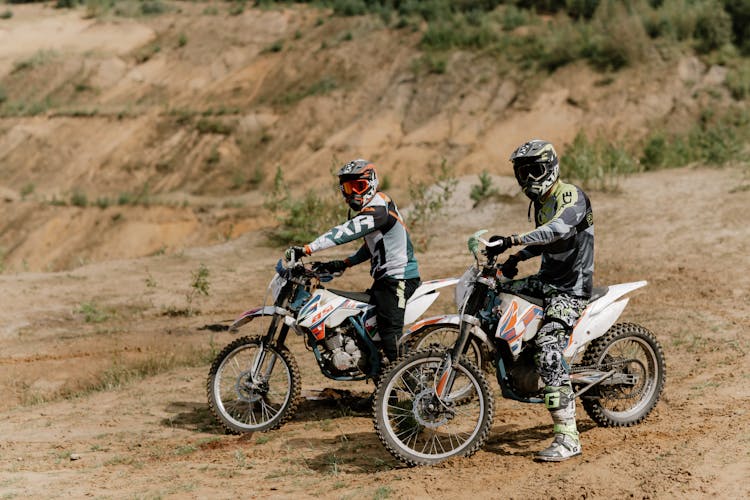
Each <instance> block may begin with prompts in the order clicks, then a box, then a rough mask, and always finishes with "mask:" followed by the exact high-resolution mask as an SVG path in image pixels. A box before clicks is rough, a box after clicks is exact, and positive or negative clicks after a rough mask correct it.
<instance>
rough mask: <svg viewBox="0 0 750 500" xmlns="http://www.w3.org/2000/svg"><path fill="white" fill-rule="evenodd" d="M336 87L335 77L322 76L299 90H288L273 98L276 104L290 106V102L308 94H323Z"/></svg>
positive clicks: (294, 101)
mask: <svg viewBox="0 0 750 500" xmlns="http://www.w3.org/2000/svg"><path fill="white" fill-rule="evenodd" d="M337 88H338V82H337V81H336V79H335V78H333V77H330V76H324V77H323V78H321V79H320V80H318V81H316V82H314V83H313V84H311V85H310V86H309V87H307V88H304V89H302V90H299V91H292V92H288V93H286V94H284V95H282V96H281V97H279V98H278V99H276V100H275V102H276V103H277V104H281V105H285V106H291V105H292V104H296V103H298V102H299V101H301V100H302V99H305V98H307V97H310V96H314V95H325V94H328V93H329V92H332V91H333V90H335V89H337Z"/></svg>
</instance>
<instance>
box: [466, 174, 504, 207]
mask: <svg viewBox="0 0 750 500" xmlns="http://www.w3.org/2000/svg"><path fill="white" fill-rule="evenodd" d="M498 194H499V192H498V190H497V188H495V187H493V186H492V178H490V175H489V174H488V173H487V171H485V170H483V171H482V173H480V174H479V184H474V185H473V186H471V192H470V193H469V198H471V199H472V200H473V201H474V207H477V206H478V205H479V204H480V203H482V202H483V201H485V200H488V199H490V198H492V197H494V196H497V195H498Z"/></svg>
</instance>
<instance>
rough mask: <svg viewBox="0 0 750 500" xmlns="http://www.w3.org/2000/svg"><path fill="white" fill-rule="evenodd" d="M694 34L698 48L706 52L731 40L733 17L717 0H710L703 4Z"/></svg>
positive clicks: (699, 50)
mask: <svg viewBox="0 0 750 500" xmlns="http://www.w3.org/2000/svg"><path fill="white" fill-rule="evenodd" d="M694 36H695V39H696V49H697V50H698V52H701V53H704V54H705V53H707V52H711V51H712V50H716V49H718V48H719V47H721V46H722V45H724V44H727V43H729V42H730V41H731V39H732V18H731V17H729V14H727V12H726V11H725V10H724V9H723V8H722V6H721V4H720V3H719V2H718V1H717V0H709V1H707V2H704V3H703V4H701V7H700V8H699V10H698V17H697V19H696V23H695V32H694Z"/></svg>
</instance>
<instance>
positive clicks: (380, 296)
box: [370, 277, 420, 361]
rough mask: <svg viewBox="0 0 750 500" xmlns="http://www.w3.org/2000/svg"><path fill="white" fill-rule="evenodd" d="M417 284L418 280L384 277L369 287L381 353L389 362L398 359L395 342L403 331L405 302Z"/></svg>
mask: <svg viewBox="0 0 750 500" xmlns="http://www.w3.org/2000/svg"><path fill="white" fill-rule="evenodd" d="M419 283H420V281H419V278H410V279H407V280H398V279H395V278H388V277H385V278H380V279H378V280H375V281H374V282H373V284H372V287H370V295H371V296H372V304H373V305H374V306H375V315H376V316H377V319H378V332H379V333H380V338H381V339H382V347H383V353H384V354H385V357H386V358H388V360H389V361H396V358H398V343H397V341H398V338H399V337H400V336H401V333H402V330H403V329H404V311H405V309H406V301H407V300H409V297H411V296H412V295H413V294H414V291H415V290H416V289H417V287H418V286H419Z"/></svg>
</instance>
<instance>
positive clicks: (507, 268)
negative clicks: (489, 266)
mask: <svg viewBox="0 0 750 500" xmlns="http://www.w3.org/2000/svg"><path fill="white" fill-rule="evenodd" d="M519 261H520V259H519V258H518V257H517V256H515V255H511V256H510V257H508V259H507V260H506V261H505V262H503V263H502V265H501V266H500V270H501V271H502V273H503V276H505V277H506V278H510V279H513V278H515V277H516V274H518V262H519Z"/></svg>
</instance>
